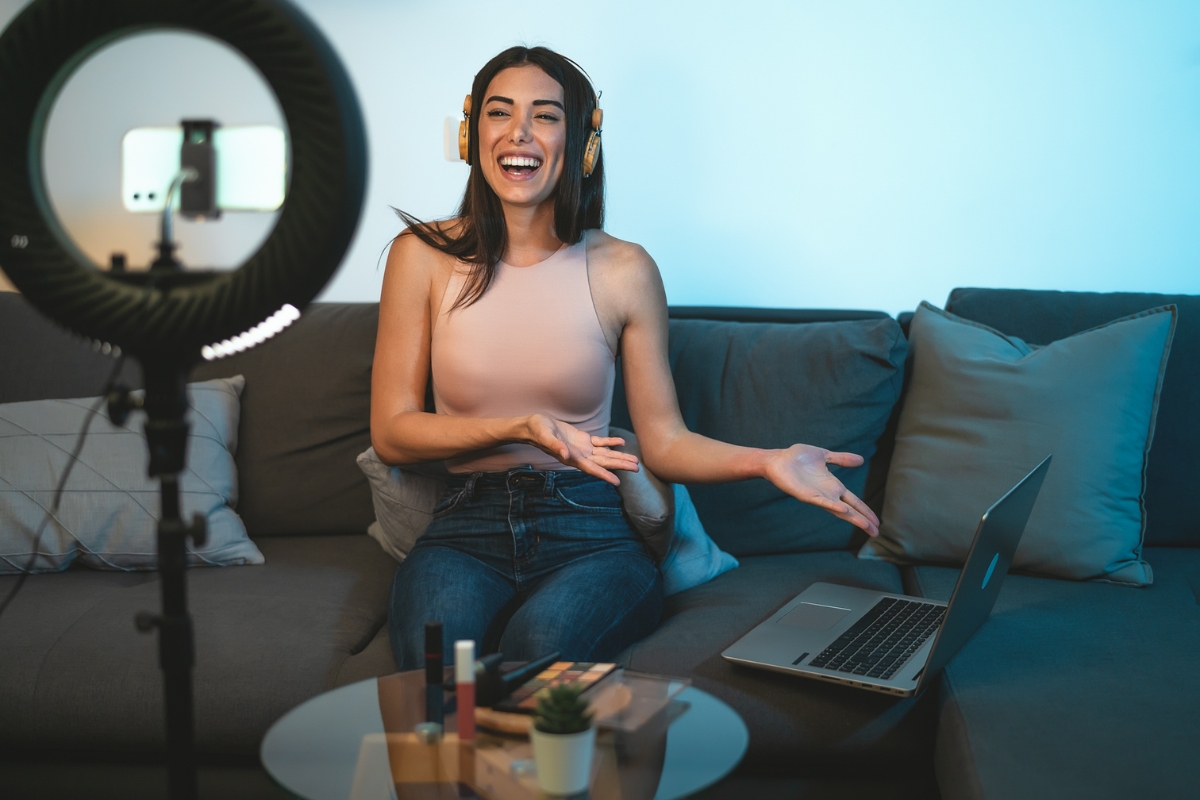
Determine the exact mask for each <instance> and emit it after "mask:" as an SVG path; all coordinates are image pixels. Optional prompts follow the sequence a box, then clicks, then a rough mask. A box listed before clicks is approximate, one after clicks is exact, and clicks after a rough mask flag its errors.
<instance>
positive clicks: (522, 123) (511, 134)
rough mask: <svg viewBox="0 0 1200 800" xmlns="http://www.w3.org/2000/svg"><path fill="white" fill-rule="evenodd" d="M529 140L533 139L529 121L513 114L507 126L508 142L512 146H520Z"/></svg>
mask: <svg viewBox="0 0 1200 800" xmlns="http://www.w3.org/2000/svg"><path fill="white" fill-rule="evenodd" d="M531 138H533V134H532V125H530V122H529V120H527V119H525V118H523V117H519V116H516V115H515V114H514V115H513V117H512V122H511V123H510V124H509V126H508V140H509V141H510V142H512V143H513V144H522V143H523V142H528V141H529V140H530V139H531Z"/></svg>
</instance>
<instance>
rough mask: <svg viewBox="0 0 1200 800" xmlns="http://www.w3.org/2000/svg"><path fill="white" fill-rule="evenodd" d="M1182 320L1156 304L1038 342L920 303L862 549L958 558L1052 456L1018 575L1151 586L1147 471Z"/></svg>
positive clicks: (915, 557) (877, 554)
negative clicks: (899, 406) (996, 507)
mask: <svg viewBox="0 0 1200 800" xmlns="http://www.w3.org/2000/svg"><path fill="white" fill-rule="evenodd" d="M1175 316H1176V310H1175V307H1174V306H1166V307H1163V308H1157V309H1153V310H1150V311H1145V312H1142V313H1140V314H1134V315H1132V316H1129V317H1124V318H1122V319H1119V320H1115V321H1113V322H1110V323H1108V324H1106V325H1101V326H1100V327H1097V328H1093V329H1091V330H1088V331H1084V332H1082V333H1078V334H1075V335H1074V336H1070V337H1068V338H1066V339H1061V340H1059V341H1056V342H1052V343H1050V344H1048V345H1046V346H1044V347H1040V348H1034V347H1031V346H1030V345H1028V344H1026V343H1025V342H1023V341H1021V340H1020V339H1017V338H1014V337H1011V336H1005V335H1004V334H1002V333H1000V332H999V331H996V330H994V329H992V328H989V327H987V326H985V325H981V324H979V323H976V322H971V321H969V320H964V319H961V318H959V317H956V316H954V315H953V314H950V313H947V312H945V311H942V310H940V309H937V308H935V307H933V306H931V305H929V304H928V303H922V304H921V307H920V308H919V309H917V312H916V314H915V316H914V317H913V322H912V329H911V335H910V339H911V344H910V347H911V350H912V378H911V381H910V384H909V392H908V397H907V400H906V401H905V405H904V408H903V410H902V411H901V414H900V421H899V427H898V430H897V434H896V450H895V455H894V456H893V459H892V463H891V468H890V470H889V472H888V480H887V495H886V498H885V501H884V507H883V515H882V524H881V526H880V535H879V537H878V538H877V539H873V540H870V541H868V542H867V543H866V544H865V545H864V546H863V547H862V549H861V551H860V552H859V555H860V556H861V557H864V558H883V559H887V560H891V561H897V562H900V563H913V562H933V563H944V564H962V563H963V561H964V560H965V558H966V554H967V550H968V548H969V547H970V544H971V539H972V536H973V534H974V532H975V527H976V525H977V524H978V522H979V518H980V515H981V514H982V513H983V512H984V511H985V510H986V509H987V508H988V507H989V506H990V505H991V504H992V503H993V502H995V501H996V500H997V499H999V497H1000V495H1001V494H1002V493H1003V492H1004V491H1006V490H1007V489H1008V488H1009V487H1011V486H1012V485H1013V484H1014V483H1016V481H1017V480H1018V479H1019V478H1020V477H1021V476H1022V475H1024V474H1025V473H1026V472H1027V471H1028V470H1029V469H1031V468H1032V467H1033V466H1035V465H1036V464H1037V463H1038V462H1039V461H1041V460H1042V459H1043V458H1044V457H1045V456H1046V455H1048V454H1053V456H1054V463H1053V464H1052V465H1051V467H1050V471H1049V473H1048V474H1047V476H1046V482H1045V484H1044V485H1043V487H1042V492H1041V495H1040V497H1039V498H1038V502H1037V505H1035V506H1034V509H1033V513H1032V515H1031V517H1030V519H1029V524H1028V525H1027V527H1026V528H1025V534H1024V536H1023V537H1022V539H1021V546H1020V548H1018V550H1017V554H1016V558H1015V560H1014V562H1013V567H1014V569H1016V570H1020V571H1025V572H1031V573H1036V574H1041V575H1048V576H1054V577H1060V578H1072V579H1077V580H1084V579H1100V580H1106V581H1110V582H1114V583H1123V584H1131V585H1135V586H1142V585H1145V584H1149V583H1151V582H1152V581H1153V573H1152V572H1151V569H1150V565H1149V564H1147V563H1146V562H1145V561H1144V560H1142V537H1143V533H1144V531H1145V525H1146V520H1145V509H1144V506H1143V502H1142V493H1143V488H1144V485H1145V484H1144V470H1145V465H1146V460H1147V454H1148V452H1149V449H1150V442H1151V440H1152V438H1153V436H1154V421H1155V414H1156V411H1157V408H1158V399H1159V394H1160V392H1161V388H1162V376H1163V373H1164V372H1165V370H1166V365H1167V356H1168V354H1169V352H1170V345H1171V338H1172V334H1173V332H1174V328H1175Z"/></svg>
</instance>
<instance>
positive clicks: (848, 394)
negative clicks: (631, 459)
mask: <svg viewBox="0 0 1200 800" xmlns="http://www.w3.org/2000/svg"><path fill="white" fill-rule="evenodd" d="M906 350H907V341H906V340H905V338H904V336H903V335H902V334H901V332H900V327H899V326H898V325H897V324H896V322H895V320H893V319H891V318H884V319H871V320H858V321H845V322H819V323H808V324H783V323H738V322H713V321H708V320H690V319H689V320H680V319H673V320H671V331H670V361H671V372H672V374H673V375H674V378H675V386H676V389H677V393H678V395H679V405H680V410H681V411H682V412H683V419H684V421H685V422H686V423H687V426H688V428H689V429H690V430H693V431H695V432H697V433H702V434H704V435H706V436H712V437H713V438H716V439H720V440H721V441H726V442H732V443H734V444H740V445H747V446H751V447H787V446H789V445H791V444H793V443H796V442H804V443H806V444H812V445H817V446H819V447H826V448H829V449H831V450H848V451H850V452H853V453H858V454H859V455H861V456H863V458H865V459H867V460H868V461H869V460H870V458H871V456H872V455H873V454H874V452H875V442H876V440H877V439H878V438H879V436H880V434H881V433H882V432H883V428H884V426H885V424H886V423H887V420H888V416H889V414H890V412H891V410H892V406H893V405H894V404H895V402H896V400H897V398H898V397H899V394H900V386H901V382H902V379H903V374H902V371H903V364H904V355H905V352H906ZM617 394H618V396H623V389H621V388H618V389H617ZM627 417H628V411H627V410H626V409H625V406H624V403H623V402H619V403H614V407H613V424H614V425H619V426H622V427H630V426H631V425H632V422H631V421H630V420H628V418H627ZM635 433H636V430H635ZM866 474H867V467H866V466H865V465H864V466H863V467H860V468H858V469H853V470H841V471H840V472H839V474H838V477H839V478H841V480H842V481H843V483H845V484H846V486H847V488H849V489H850V490H851V491H852V492H855V493H856V494H859V495H861V494H862V490H863V485H864V483H865V481H866ZM688 491H689V492H690V493H691V495H692V500H693V501H694V502H695V504H696V509H697V510H698V511H699V513H700V519H701V521H703V523H704V527H705V528H706V529H707V530H708V533H709V535H710V536H712V538H713V540H714V541H715V542H716V543H717V544H718V545H719V546H720V547H721V548H722V549H723V550H727V551H728V552H730V553H732V554H733V555H735V556H739V557H740V556H743V555H755V554H762V553H782V552H793V553H794V552H805V551H814V550H833V549H841V548H846V547H849V546H850V545H851V544H853V543H858V542H861V536H859V534H858V532H857V529H856V528H854V527H853V526H852V525H850V523H848V522H843V521H842V520H839V519H837V518H835V517H833V516H831V515H830V514H828V513H827V512H825V511H822V510H820V509H817V508H815V507H814V506H809V505H805V504H803V503H801V502H799V501H798V500H795V499H793V498H791V497H789V496H788V495H786V494H784V493H783V492H781V491H779V490H778V489H776V488H775V487H774V486H772V485H771V484H770V483H768V482H767V481H765V480H751V481H742V482H740V483H730V484H722V485H715V486H711V485H710V486H698V485H697V486H688Z"/></svg>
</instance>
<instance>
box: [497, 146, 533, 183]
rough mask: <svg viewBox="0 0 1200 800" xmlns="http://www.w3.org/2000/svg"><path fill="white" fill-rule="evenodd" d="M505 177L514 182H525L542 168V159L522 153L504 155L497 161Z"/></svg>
mask: <svg viewBox="0 0 1200 800" xmlns="http://www.w3.org/2000/svg"><path fill="white" fill-rule="evenodd" d="M497 163H499V164H500V169H502V170H503V171H504V174H505V176H506V177H508V178H510V179H511V180H515V181H527V180H529V179H530V178H532V177H533V176H534V175H535V174H537V171H538V170H539V169H541V168H542V159H540V158H538V157H537V156H535V155H528V154H524V153H506V154H504V155H502V156H500V158H498V159H497Z"/></svg>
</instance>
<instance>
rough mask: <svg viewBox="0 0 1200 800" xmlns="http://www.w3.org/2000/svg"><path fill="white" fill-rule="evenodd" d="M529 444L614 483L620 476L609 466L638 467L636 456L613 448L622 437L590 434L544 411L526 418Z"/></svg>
mask: <svg viewBox="0 0 1200 800" xmlns="http://www.w3.org/2000/svg"><path fill="white" fill-rule="evenodd" d="M529 429H530V433H531V436H532V439H533V441H532V444H533V445H534V446H536V447H538V448H539V449H541V450H543V451H545V452H546V453H549V454H550V455H552V456H554V457H555V458H557V459H558V460H559V461H561V462H562V463H564V464H566V465H567V466H569V467H575V468H577V469H580V470H582V471H583V472H586V473H587V474H589V475H595V476H596V477H597V478H600V479H602V480H605V481H608V482H609V483H611V484H613V485H614V486H616V485H618V484H620V482H621V481H620V479H618V478H617V476H616V475H614V474H613V473H612V472H611V470H615V469H619V470H626V471H629V472H637V471H638V458H637V456H635V455H633V454H631V453H622V452H620V451H618V450H613V449H611V448H613V447H620V446H621V445H623V444H625V440H624V439H622V438H620V437H617V436H592V435H591V434H589V433H588V432H587V431H581V430H580V429H579V428H576V427H575V426H574V425H571V424H569V423H566V422H563V421H562V420H558V419H554V418H553V417H550V416H547V415H545V414H534V415H533V417H531V418H530V421H529Z"/></svg>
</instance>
